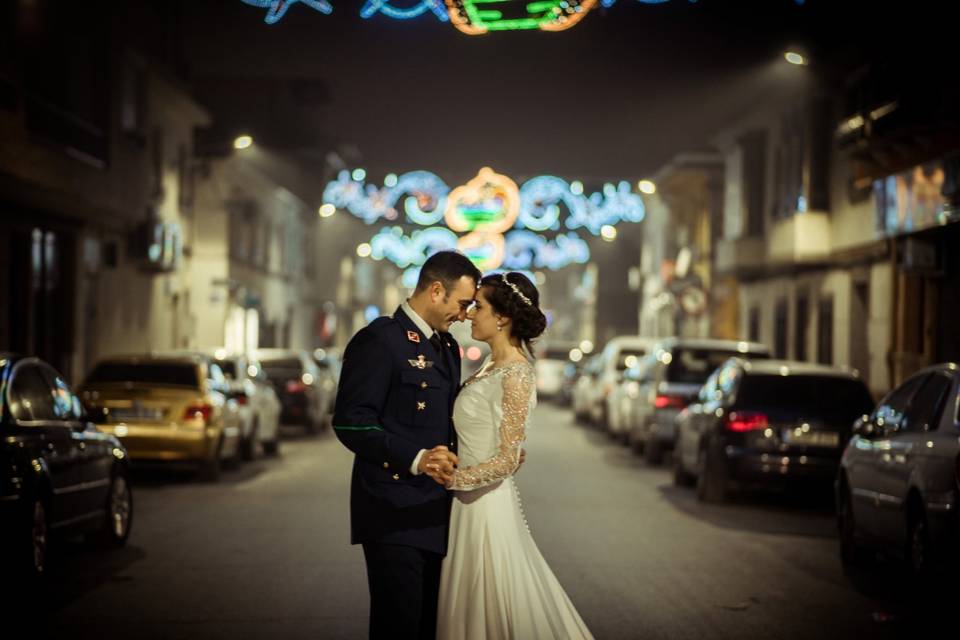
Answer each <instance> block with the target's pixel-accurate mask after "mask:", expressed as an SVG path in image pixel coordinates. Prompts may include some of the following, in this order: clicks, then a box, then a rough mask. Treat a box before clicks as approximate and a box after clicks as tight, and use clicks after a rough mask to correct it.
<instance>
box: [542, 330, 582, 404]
mask: <svg viewBox="0 0 960 640" xmlns="http://www.w3.org/2000/svg"><path fill="white" fill-rule="evenodd" d="M574 347H575V345H574V344H573V343H570V344H569V345H565V344H562V343H559V344H549V345H547V346H545V347H542V348H540V349H537V359H536V361H535V365H534V366H535V368H536V373H537V397H538V398H543V399H558V398H559V396H560V393H561V391H563V369H564V367H566V366H567V364H568V363H569V362H570V350H571V349H573V348H574Z"/></svg>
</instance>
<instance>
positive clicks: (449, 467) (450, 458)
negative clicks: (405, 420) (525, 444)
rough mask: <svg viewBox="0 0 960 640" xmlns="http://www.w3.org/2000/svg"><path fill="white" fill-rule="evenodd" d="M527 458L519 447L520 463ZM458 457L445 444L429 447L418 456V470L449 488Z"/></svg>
mask: <svg viewBox="0 0 960 640" xmlns="http://www.w3.org/2000/svg"><path fill="white" fill-rule="evenodd" d="M526 458H527V451H526V449H520V464H521V465H522V464H523V461H524V460H526ZM459 463H460V459H459V458H458V457H457V454H455V453H454V452H452V451H450V450H449V449H447V447H446V446H445V445H442V444H440V445H437V446H435V447H434V448H433V449H429V450H428V451H427V452H426V453H424V454H423V456H421V458H420V464H419V465H418V467H417V468H418V470H419V471H420V473H423V474H426V475H428V476H430V477H431V478H433V480H434V482H436V483H437V484H440V485H443V486H444V487H447V488H450V487H451V486H452V485H453V474H454V472H455V471H456V469H457V465H458V464H459Z"/></svg>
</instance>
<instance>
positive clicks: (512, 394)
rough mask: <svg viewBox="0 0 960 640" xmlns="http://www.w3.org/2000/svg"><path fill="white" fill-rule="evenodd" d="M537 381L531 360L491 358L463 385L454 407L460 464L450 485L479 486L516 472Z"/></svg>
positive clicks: (457, 487) (461, 487)
mask: <svg viewBox="0 0 960 640" xmlns="http://www.w3.org/2000/svg"><path fill="white" fill-rule="evenodd" d="M535 380H536V379H535V376H534V369H533V366H532V365H531V364H530V363H528V362H511V363H509V364H506V365H502V366H498V367H493V366H491V360H490V358H488V359H487V361H486V362H485V363H484V366H483V367H481V369H480V370H479V371H478V372H477V373H476V374H475V375H474V376H472V377H471V378H470V379H469V380H467V382H466V383H464V386H463V389H461V390H460V394H459V395H458V396H457V401H456V404H455V405H454V414H453V421H454V425H455V426H456V429H457V438H458V440H459V443H460V444H459V456H460V467H459V468H458V469H457V470H456V472H455V473H454V477H453V482H452V484H451V486H450V489H452V490H454V491H470V490H473V489H479V488H481V487H485V486H487V485H490V484H493V483H495V482H499V481H500V480H503V479H504V478H507V477H509V476H510V475H512V474H513V472H514V471H516V470H517V467H518V466H519V464H520V447H521V445H522V444H523V441H524V439H525V438H526V430H527V425H528V423H529V420H530V414H531V412H532V410H533V407H534V406H535V404H536V383H535Z"/></svg>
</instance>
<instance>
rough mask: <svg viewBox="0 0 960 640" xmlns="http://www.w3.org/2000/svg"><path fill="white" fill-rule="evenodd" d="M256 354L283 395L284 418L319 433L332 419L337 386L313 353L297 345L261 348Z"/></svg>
mask: <svg viewBox="0 0 960 640" xmlns="http://www.w3.org/2000/svg"><path fill="white" fill-rule="evenodd" d="M254 357H255V358H256V359H257V361H258V362H259V363H260V366H261V367H262V368H263V370H264V372H266V374H267V378H268V379H269V380H270V382H271V383H273V388H274V390H275V391H276V392H277V396H278V397H279V398H280V407H281V409H280V421H281V422H282V423H284V424H299V425H301V426H303V428H304V429H305V430H306V431H307V433H318V432H319V431H321V430H322V429H323V428H324V427H326V426H327V423H328V422H329V417H330V415H331V413H330V409H331V407H332V406H333V402H334V397H335V394H336V388H335V387H333V388H330V387H329V384H327V385H325V384H324V383H325V382H329V381H328V380H327V378H326V377H325V376H322V375H321V373H320V370H319V368H318V367H317V365H316V363H315V362H314V361H313V357H312V356H311V355H310V354H308V353H307V352H306V351H302V350H296V349H272V348H271V349H258V350H257V351H256V352H255V355H254Z"/></svg>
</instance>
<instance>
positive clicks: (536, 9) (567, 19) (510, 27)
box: [445, 0, 597, 36]
mask: <svg viewBox="0 0 960 640" xmlns="http://www.w3.org/2000/svg"><path fill="white" fill-rule="evenodd" d="M445 1H446V4H447V10H448V12H449V15H450V22H451V24H453V26H454V27H456V28H457V29H458V30H459V31H461V32H463V33H466V34H468V35H472V36H476V35H482V34H484V33H488V32H490V31H516V30H525V29H540V30H541V31H564V30H566V29H569V28H570V27H572V26H574V25H576V24H577V23H578V22H580V21H581V20H582V19H583V18H584V16H586V15H587V13H588V12H589V11H590V9H592V8H593V7H594V6H595V5H596V4H597V0H532V1H526V0H524V2H523V4H524V9H525V10H526V15H523V16H518V17H505V16H504V13H503V11H500V10H499V9H496V8H491V5H492V4H493V3H497V4H496V5H495V6H501V7H502V5H501V4H500V3H501V2H504V1H505V0H445ZM513 4H514V5H517V4H520V2H514V3H513Z"/></svg>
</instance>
